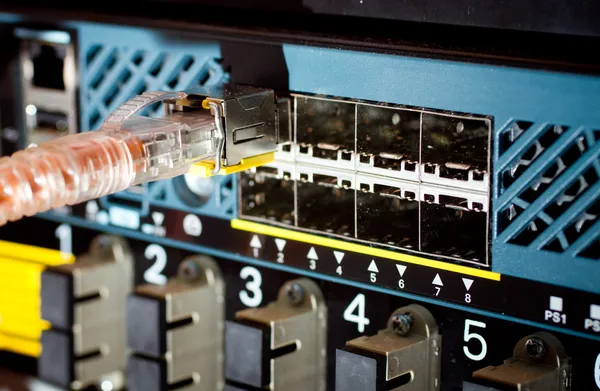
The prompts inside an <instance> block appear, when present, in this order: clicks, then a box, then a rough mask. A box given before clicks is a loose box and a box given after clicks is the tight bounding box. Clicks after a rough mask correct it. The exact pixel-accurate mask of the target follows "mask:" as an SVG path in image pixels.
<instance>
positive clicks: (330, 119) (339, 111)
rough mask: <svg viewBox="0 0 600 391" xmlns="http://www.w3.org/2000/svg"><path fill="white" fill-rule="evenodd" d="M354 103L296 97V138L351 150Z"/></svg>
mask: <svg viewBox="0 0 600 391" xmlns="http://www.w3.org/2000/svg"><path fill="white" fill-rule="evenodd" d="M354 139H355V137H354V104H353V103H346V102H336V101H331V100H323V99H315V98H309V97H297V98H296V140H297V142H298V143H304V144H311V145H313V146H316V145H317V144H318V143H324V144H328V145H330V146H335V147H336V148H337V149H343V150H347V151H354Z"/></svg>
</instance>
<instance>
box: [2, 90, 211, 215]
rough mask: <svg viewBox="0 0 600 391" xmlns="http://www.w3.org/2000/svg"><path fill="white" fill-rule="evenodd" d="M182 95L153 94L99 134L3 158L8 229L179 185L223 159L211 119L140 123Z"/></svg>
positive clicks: (190, 115)
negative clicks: (127, 193) (171, 181)
mask: <svg viewBox="0 0 600 391" xmlns="http://www.w3.org/2000/svg"><path fill="white" fill-rule="evenodd" d="M178 96H179V94H178V93H155V92H149V93H145V94H143V95H141V96H138V97H136V98H134V99H132V100H130V101H129V102H127V103H125V104H124V105H122V106H121V108H120V109H118V110H116V111H115V112H114V113H113V114H112V115H111V116H109V118H108V119H107V121H105V123H104V124H103V125H102V127H101V128H100V129H99V130H97V131H94V132H87V133H78V134H72V135H69V136H65V137H61V138H57V139H55V140H52V141H49V142H46V143H42V144H40V145H39V146H33V147H30V148H27V149H25V150H23V151H19V152H16V153H14V154H13V155H12V156H10V157H3V158H0V226H2V225H4V224H6V223H7V222H9V221H16V220H19V219H21V218H23V217H25V216H32V215H34V214H37V213H41V212H46V211H48V210H50V209H53V208H58V207H61V206H66V205H75V204H79V203H82V202H85V201H88V200H91V199H95V198H100V197H103V196H107V195H110V194H113V193H117V192H119V191H122V190H126V189H128V188H129V187H131V186H134V185H138V184H141V183H146V182H152V181H156V180H159V179H167V178H172V177H175V176H178V175H181V174H184V173H186V172H188V171H189V169H190V168H191V166H192V165H193V164H194V163H197V162H199V161H202V160H206V159H215V156H216V147H215V142H214V135H215V119H214V117H213V116H212V115H210V112H209V111H208V110H206V111H205V112H185V113H183V112H174V113H170V114H168V115H166V116H165V117H164V118H149V117H143V116H135V115H134V114H136V113H138V112H139V111H140V110H141V109H143V108H144V107H147V106H148V105H150V104H152V103H155V102H157V101H160V100H161V99H166V98H174V97H178Z"/></svg>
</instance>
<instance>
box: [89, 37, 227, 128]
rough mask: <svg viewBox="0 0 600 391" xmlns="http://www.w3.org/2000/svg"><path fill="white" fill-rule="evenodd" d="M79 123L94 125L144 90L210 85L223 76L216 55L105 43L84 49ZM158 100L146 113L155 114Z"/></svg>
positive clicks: (97, 124)
mask: <svg viewBox="0 0 600 391" xmlns="http://www.w3.org/2000/svg"><path fill="white" fill-rule="evenodd" d="M84 53H85V57H84V61H85V64H84V67H83V72H84V75H82V81H83V83H85V89H84V91H85V94H84V96H83V97H82V99H83V101H84V102H83V103H84V110H83V115H82V127H83V129H84V130H91V129H96V128H97V127H98V126H99V125H100V124H101V123H102V121H103V120H104V118H106V117H107V116H108V114H109V113H110V112H111V111H112V110H114V109H115V108H117V107H118V106H119V105H120V104H122V103H124V102H125V101H127V100H128V99H130V98H132V97H134V96H135V95H139V94H141V93H143V92H144V91H151V90H161V91H173V90H184V89H187V88H192V87H198V86H203V85H213V84H216V83H218V82H220V81H221V80H222V79H223V78H224V73H223V71H222V68H221V65H220V64H219V63H218V61H217V59H213V58H209V57H205V56H199V55H189V54H182V53H166V52H162V53H161V52H149V51H144V50H132V49H128V48H120V47H111V46H107V45H92V46H90V47H88V48H87V49H85V52H84ZM159 111H160V103H158V104H157V105H155V106H154V107H151V108H150V109H149V112H147V113H144V114H146V115H151V116H152V115H156V114H158V112H159Z"/></svg>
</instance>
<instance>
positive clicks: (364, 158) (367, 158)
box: [359, 154, 371, 164]
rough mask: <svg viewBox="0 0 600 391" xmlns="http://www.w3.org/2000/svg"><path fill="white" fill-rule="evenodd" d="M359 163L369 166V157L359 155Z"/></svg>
mask: <svg viewBox="0 0 600 391" xmlns="http://www.w3.org/2000/svg"><path fill="white" fill-rule="evenodd" d="M359 161H360V162H361V163H363V164H369V163H371V156H370V155H364V154H361V155H360V157H359Z"/></svg>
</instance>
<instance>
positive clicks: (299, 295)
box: [286, 282, 304, 305]
mask: <svg viewBox="0 0 600 391" xmlns="http://www.w3.org/2000/svg"><path fill="white" fill-rule="evenodd" d="M286 295H287V298H288V301H289V302H290V304H292V305H300V304H302V302H303V301H304V288H302V286H301V285H300V284H298V283H297V282H294V283H292V284H290V286H289V287H288V288H287V292H286Z"/></svg>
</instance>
